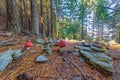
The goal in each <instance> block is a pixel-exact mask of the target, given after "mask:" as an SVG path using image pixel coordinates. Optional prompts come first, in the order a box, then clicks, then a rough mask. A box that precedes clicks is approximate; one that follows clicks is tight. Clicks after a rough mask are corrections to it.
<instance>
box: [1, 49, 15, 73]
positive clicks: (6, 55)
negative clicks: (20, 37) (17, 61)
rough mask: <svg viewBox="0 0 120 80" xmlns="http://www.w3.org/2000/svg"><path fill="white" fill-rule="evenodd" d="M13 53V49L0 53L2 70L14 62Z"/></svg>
mask: <svg viewBox="0 0 120 80" xmlns="http://www.w3.org/2000/svg"><path fill="white" fill-rule="evenodd" d="M12 53H13V51H12V50H8V51H5V52H3V53H1V54H0V71H3V70H4V69H5V68H6V67H7V66H8V64H10V63H11V62H12V60H13V58H12Z"/></svg>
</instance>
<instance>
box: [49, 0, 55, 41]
mask: <svg viewBox="0 0 120 80" xmlns="http://www.w3.org/2000/svg"><path fill="white" fill-rule="evenodd" d="M52 5H53V1H52V0H50V7H51V37H52V39H53V38H54V27H53V11H52V7H53V6H52Z"/></svg>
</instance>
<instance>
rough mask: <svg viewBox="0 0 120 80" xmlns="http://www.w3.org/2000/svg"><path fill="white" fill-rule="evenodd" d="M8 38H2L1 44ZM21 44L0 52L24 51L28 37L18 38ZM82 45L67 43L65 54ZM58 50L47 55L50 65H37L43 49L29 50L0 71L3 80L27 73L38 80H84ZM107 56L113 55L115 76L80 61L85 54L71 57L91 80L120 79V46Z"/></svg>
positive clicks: (34, 47) (115, 46) (35, 47)
mask: <svg viewBox="0 0 120 80" xmlns="http://www.w3.org/2000/svg"><path fill="white" fill-rule="evenodd" d="M4 39H7V37H2V36H0V41H2V40H4ZM16 39H19V41H20V42H19V43H18V44H16V45H13V46H0V53H2V52H4V51H6V50H8V49H10V48H12V49H20V48H21V47H22V45H23V44H24V42H25V40H27V37H18V36H17V37H16ZM75 45H79V43H78V42H76V41H74V42H73V41H67V46H66V47H65V48H64V49H63V50H64V51H66V52H68V53H71V52H72V51H74V46H75ZM57 50H58V47H57V46H52V55H49V56H47V58H48V59H49V62H47V63H36V62H35V59H36V58H37V57H38V56H39V55H40V54H43V51H42V50H41V47H39V46H33V47H31V48H30V49H29V50H27V51H25V56H23V57H22V58H19V59H18V60H16V61H13V62H12V63H11V64H10V65H9V66H8V67H7V68H6V69H5V70H4V71H2V72H0V80H16V77H17V76H18V75H19V74H21V73H23V72H30V73H32V74H33V76H34V78H35V80H71V79H72V78H74V77H82V75H81V72H80V71H79V70H78V69H77V68H76V67H75V66H73V65H72V64H71V63H70V62H69V61H68V60H67V61H64V60H63V58H62V57H61V56H59V55H58V52H57ZM107 55H109V56H111V57H112V59H113V63H114V74H113V76H104V75H103V74H102V73H100V72H99V71H98V70H97V69H96V68H94V67H92V66H90V65H88V64H87V63H86V62H85V61H83V62H80V58H82V56H81V55H79V56H74V55H70V59H71V60H72V61H74V63H75V64H76V65H78V66H79V67H80V68H81V69H82V70H83V72H84V74H85V76H86V77H87V80H120V45H113V46H110V50H109V51H108V53H107ZM83 60H84V59H83Z"/></svg>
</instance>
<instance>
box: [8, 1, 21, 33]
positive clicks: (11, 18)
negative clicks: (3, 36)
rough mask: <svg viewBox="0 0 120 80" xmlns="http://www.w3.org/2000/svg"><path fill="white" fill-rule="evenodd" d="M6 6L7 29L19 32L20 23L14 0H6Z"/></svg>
mask: <svg viewBox="0 0 120 80" xmlns="http://www.w3.org/2000/svg"><path fill="white" fill-rule="evenodd" d="M6 6H7V27H6V29H7V31H11V32H15V33H20V31H21V24H20V16H19V10H18V5H17V2H16V0H6Z"/></svg>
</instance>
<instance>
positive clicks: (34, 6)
mask: <svg viewBox="0 0 120 80" xmlns="http://www.w3.org/2000/svg"><path fill="white" fill-rule="evenodd" d="M30 1H31V14H32V16H31V20H32V30H33V33H34V34H35V35H39V21H38V11H37V2H36V0H30Z"/></svg>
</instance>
